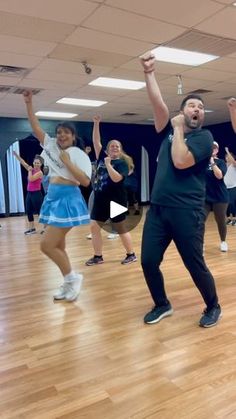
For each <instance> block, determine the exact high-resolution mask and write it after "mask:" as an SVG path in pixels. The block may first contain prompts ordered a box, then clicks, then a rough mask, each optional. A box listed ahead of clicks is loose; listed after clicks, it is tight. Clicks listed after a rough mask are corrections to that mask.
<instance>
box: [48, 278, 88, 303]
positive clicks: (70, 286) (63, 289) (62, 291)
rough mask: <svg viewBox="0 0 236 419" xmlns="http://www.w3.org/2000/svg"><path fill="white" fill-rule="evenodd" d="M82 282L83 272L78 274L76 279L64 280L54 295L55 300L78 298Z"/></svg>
mask: <svg viewBox="0 0 236 419" xmlns="http://www.w3.org/2000/svg"><path fill="white" fill-rule="evenodd" d="M82 282H83V275H81V274H77V275H76V279H75V280H74V281H71V282H64V283H63V284H62V285H61V286H60V287H59V288H58V290H57V291H56V292H55V294H54V295H53V298H54V300H66V301H74V300H76V298H77V297H78V295H79V293H80V289H81V286H82Z"/></svg>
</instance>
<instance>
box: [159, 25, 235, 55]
mask: <svg viewBox="0 0 236 419" xmlns="http://www.w3.org/2000/svg"><path fill="white" fill-rule="evenodd" d="M165 45H166V46H168V47H173V48H180V49H186V50H189V51H196V52H204V53H206V54H214V55H219V56H224V55H228V54H232V53H234V52H236V40H235V39H225V38H221V37H220V36H214V35H209V34H206V33H204V32H200V31H197V30H190V31H187V32H185V33H184V34H183V35H180V36H178V37H177V38H175V39H174V40H172V41H170V42H167V44H165Z"/></svg>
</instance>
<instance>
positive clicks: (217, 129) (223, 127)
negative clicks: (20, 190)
mask: <svg viewBox="0 0 236 419" xmlns="http://www.w3.org/2000/svg"><path fill="white" fill-rule="evenodd" d="M206 128H208V129H209V130H210V131H211V133H212V134H213V137H214V139H215V141H217V143H218V144H219V146H220V150H219V157H221V158H224V157H225V147H228V148H229V151H231V152H233V153H234V154H236V134H235V133H234V131H233V128H232V125H231V123H230V122H225V123H223V124H217V125H211V126H208V127H206Z"/></svg>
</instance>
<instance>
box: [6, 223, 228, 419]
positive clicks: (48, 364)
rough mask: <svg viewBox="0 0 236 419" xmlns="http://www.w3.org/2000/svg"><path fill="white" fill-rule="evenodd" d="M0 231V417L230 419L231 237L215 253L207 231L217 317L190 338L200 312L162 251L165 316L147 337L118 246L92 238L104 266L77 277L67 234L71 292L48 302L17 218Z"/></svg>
mask: <svg viewBox="0 0 236 419" xmlns="http://www.w3.org/2000/svg"><path fill="white" fill-rule="evenodd" d="M0 223H1V224H2V228H1V230H0V255H1V259H0V273H1V279H0V418H3V419H9V418H17V419H18V418H19V419H26V418H27V419H28V418H29V419H36V418H37V419H42V418H45V419H50V418H63V419H80V418H83V419H84V418H89V419H128V418H132V419H144V418H149V419H156V418H158V419H159V418H160V419H172V418H174V419H175V418H176V419H195V418H197V419H205V418H206V419H213V418H236V226H235V227H232V226H229V228H228V240H227V241H228V244H229V252H228V253H221V252H220V251H219V239H218V235H217V232H216V225H215V224H214V222H213V220H212V219H210V220H209V221H208V223H207V234H206V251H205V257H206V260H207V263H208V265H209V267H210V269H211V270H212V272H213V274H214V276H215V279H216V283H217V288H218V294H219V297H220V302H221V305H222V309H223V318H222V320H221V321H220V323H219V324H218V325H217V326H216V327H213V328H211V329H202V328H200V327H199V326H198V320H199V317H200V315H201V311H202V309H203V308H204V305H203V302H202V300H201V298H200V296H199V294H198V291H197V289H196V288H195V286H194V285H193V283H192V281H191V279H190V278H189V275H188V273H187V271H186V270H185V268H184V267H183V264H182V262H181V260H180V257H179V255H178V254H177V253H176V250H175V248H174V246H172V245H171V246H170V248H169V249H168V251H167V254H166V257H165V260H164V263H163V272H164V274H165V277H166V287H167V291H168V296H169V298H170V300H171V302H172V305H173V308H174V310H175V312H174V315H173V316H172V317H169V318H166V319H163V321H161V322H160V323H159V324H156V325H151V326H149V325H144V324H143V315H144V314H145V313H146V312H147V311H148V310H149V309H150V308H151V306H152V300H151V298H150V295H149V292H148V290H147V288H146V285H145V282H144V280H143V276H142V271H141V267H140V263H139V262H137V263H134V264H131V265H129V266H122V265H121V264H120V260H121V259H122V258H123V257H124V251H123V249H122V247H121V243H120V241H119V239H116V240H113V241H111V240H107V238H106V234H105V233H104V258H105V261H106V263H104V264H103V265H100V266H95V267H94V266H93V267H86V266H85V265H84V262H85V261H86V259H88V258H89V257H90V256H91V255H92V254H93V252H92V249H91V241H89V240H87V239H86V237H85V236H86V234H87V233H88V232H89V228H88V227H87V226H84V227H81V228H76V229H74V230H73V231H72V232H71V233H70V235H69V236H68V240H67V244H68V250H69V254H70V257H71V260H72V262H73V267H74V268H75V269H76V270H79V271H81V272H82V273H83V274H84V277H85V280H84V285H83V289H82V292H81V295H80V297H79V299H78V301H77V302H76V303H65V302H57V303H54V302H53V301H52V295H53V291H54V290H55V288H56V287H57V286H58V285H59V284H60V282H61V278H60V274H59V272H58V270H57V268H56V267H55V266H54V264H53V263H52V262H51V261H49V260H48V259H47V258H46V257H45V256H43V255H42V254H41V253H40V251H39V241H40V235H39V234H37V235H34V236H31V237H25V236H24V234H23V231H24V230H25V228H26V225H25V218H24V217H16V218H8V219H1V220H0ZM183 228H184V226H183ZM141 231H142V222H141V223H140V225H139V226H138V227H137V228H136V229H135V230H134V231H133V232H132V236H133V240H134V247H135V250H136V251H137V255H138V256H140V237H141Z"/></svg>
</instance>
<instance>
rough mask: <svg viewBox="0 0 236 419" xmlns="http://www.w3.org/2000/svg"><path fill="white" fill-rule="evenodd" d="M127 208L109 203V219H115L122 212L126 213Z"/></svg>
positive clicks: (115, 203)
mask: <svg viewBox="0 0 236 419" xmlns="http://www.w3.org/2000/svg"><path fill="white" fill-rule="evenodd" d="M127 211H128V208H126V207H124V206H123V205H120V204H117V202H114V201H110V218H114V217H117V216H118V215H120V214H123V213H124V212H127Z"/></svg>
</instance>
